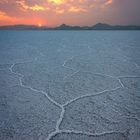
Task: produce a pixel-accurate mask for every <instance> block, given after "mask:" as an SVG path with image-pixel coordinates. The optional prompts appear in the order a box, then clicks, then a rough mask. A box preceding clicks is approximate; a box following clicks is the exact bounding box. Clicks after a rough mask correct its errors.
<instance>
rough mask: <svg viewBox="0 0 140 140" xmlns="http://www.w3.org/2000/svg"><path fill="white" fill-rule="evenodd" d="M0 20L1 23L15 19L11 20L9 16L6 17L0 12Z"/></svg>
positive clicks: (12, 19)
mask: <svg viewBox="0 0 140 140" xmlns="http://www.w3.org/2000/svg"><path fill="white" fill-rule="evenodd" d="M0 20H3V21H9V20H10V21H14V20H15V18H11V17H10V16H8V15H7V14H6V13H5V12H2V11H0Z"/></svg>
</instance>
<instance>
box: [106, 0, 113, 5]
mask: <svg viewBox="0 0 140 140" xmlns="http://www.w3.org/2000/svg"><path fill="white" fill-rule="evenodd" d="M112 3H113V0H108V1H107V2H106V3H105V5H109V4H112Z"/></svg>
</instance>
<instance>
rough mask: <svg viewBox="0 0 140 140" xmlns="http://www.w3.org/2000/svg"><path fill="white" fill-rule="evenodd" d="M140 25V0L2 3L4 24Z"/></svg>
mask: <svg viewBox="0 0 140 140" xmlns="http://www.w3.org/2000/svg"><path fill="white" fill-rule="evenodd" d="M98 22H103V23H109V24H137V25H140V0H0V25H9V24H35V25H40V26H42V25H47V26H56V25H60V24H62V23H65V24H69V25H81V26H83V25H93V24H96V23H98Z"/></svg>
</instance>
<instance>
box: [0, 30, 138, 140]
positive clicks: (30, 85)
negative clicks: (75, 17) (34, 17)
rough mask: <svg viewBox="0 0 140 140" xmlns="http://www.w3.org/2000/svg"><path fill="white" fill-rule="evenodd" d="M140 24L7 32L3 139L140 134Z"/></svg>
mask: <svg viewBox="0 0 140 140" xmlns="http://www.w3.org/2000/svg"><path fill="white" fill-rule="evenodd" d="M139 37H140V32H139V31H0V140H139V139H140V38H139Z"/></svg>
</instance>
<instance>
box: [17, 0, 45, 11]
mask: <svg viewBox="0 0 140 140" xmlns="http://www.w3.org/2000/svg"><path fill="white" fill-rule="evenodd" d="M16 3H17V4H19V6H21V7H22V8H23V10H24V11H27V10H33V11H44V10H47V8H45V7H43V6H41V5H37V4H35V5H33V6H29V5H27V4H26V3H25V1H24V0H21V1H16Z"/></svg>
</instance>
